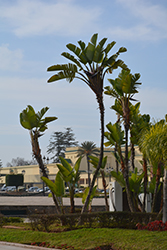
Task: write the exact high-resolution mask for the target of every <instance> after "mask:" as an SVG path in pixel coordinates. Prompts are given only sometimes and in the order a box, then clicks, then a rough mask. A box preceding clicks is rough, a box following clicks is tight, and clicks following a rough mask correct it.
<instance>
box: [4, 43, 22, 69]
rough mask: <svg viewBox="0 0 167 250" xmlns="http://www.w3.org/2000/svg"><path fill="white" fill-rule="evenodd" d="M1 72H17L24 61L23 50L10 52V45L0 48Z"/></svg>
mask: <svg viewBox="0 0 167 250" xmlns="http://www.w3.org/2000/svg"><path fill="white" fill-rule="evenodd" d="M0 59H1V60H0V70H10V71H17V70H19V69H20V67H21V64H22V59H23V53H22V51H21V49H16V50H13V51H12V50H10V49H9V45H8V44H4V45H1V46H0Z"/></svg>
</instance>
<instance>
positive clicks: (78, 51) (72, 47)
mask: <svg viewBox="0 0 167 250" xmlns="http://www.w3.org/2000/svg"><path fill="white" fill-rule="evenodd" d="M66 47H67V48H68V49H69V50H71V51H72V52H73V53H74V54H75V55H76V56H78V57H80V54H81V49H80V48H78V47H77V46H76V45H75V44H72V43H69V44H67V45H66Z"/></svg>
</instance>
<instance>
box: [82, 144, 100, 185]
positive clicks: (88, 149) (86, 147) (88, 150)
mask: <svg viewBox="0 0 167 250" xmlns="http://www.w3.org/2000/svg"><path fill="white" fill-rule="evenodd" d="M99 153H100V151H99V149H97V147H96V144H95V143H94V142H92V141H85V142H83V143H81V146H80V147H79V149H78V151H77V157H80V156H81V157H83V156H86V160H87V169H88V186H89V187H90V182H91V180H90V162H89V160H90V158H89V156H90V155H96V156H98V155H99Z"/></svg>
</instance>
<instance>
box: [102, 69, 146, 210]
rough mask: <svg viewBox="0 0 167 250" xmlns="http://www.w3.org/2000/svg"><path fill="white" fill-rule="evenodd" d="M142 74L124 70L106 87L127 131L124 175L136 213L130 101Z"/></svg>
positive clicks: (132, 206)
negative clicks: (132, 188) (131, 182)
mask: <svg viewBox="0 0 167 250" xmlns="http://www.w3.org/2000/svg"><path fill="white" fill-rule="evenodd" d="M139 78H140V74H134V75H132V74H131V73H130V70H124V69H122V71H121V73H120V74H119V75H118V78H116V79H115V80H113V79H108V80H109V82H110V83H111V87H110V86H107V87H105V89H106V91H105V94H107V95H111V96H112V97H114V98H115V104H114V105H113V106H112V109H114V110H115V111H116V112H117V113H119V114H120V115H121V116H122V119H123V122H124V131H125V159H124V167H123V168H122V170H123V175H124V178H125V183H126V192H127V199H128V204H129V207H130V210H131V211H132V212H134V211H135V208H134V204H133V201H132V197H131V193H130V189H129V166H128V161H129V157H128V133H129V129H130V101H135V100H134V99H133V98H132V97H133V95H134V94H135V93H138V91H137V86H138V85H140V84H141V83H139V82H138V80H139Z"/></svg>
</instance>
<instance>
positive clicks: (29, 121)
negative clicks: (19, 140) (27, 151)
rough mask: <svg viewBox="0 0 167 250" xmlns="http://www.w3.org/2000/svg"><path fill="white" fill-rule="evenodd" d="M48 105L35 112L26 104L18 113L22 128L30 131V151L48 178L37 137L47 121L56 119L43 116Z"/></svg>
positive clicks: (58, 209) (57, 207) (56, 203)
mask: <svg viewBox="0 0 167 250" xmlns="http://www.w3.org/2000/svg"><path fill="white" fill-rule="evenodd" d="M48 109H49V108H48V107H45V108H42V109H41V110H40V111H38V112H37V113H35V111H34V109H33V107H32V106H30V105H28V106H27V108H26V109H24V110H23V111H22V112H21V113H20V124H21V125H22V126H23V128H25V129H28V130H29V131H30V138H31V145H32V152H33V155H34V157H35V159H36V160H37V162H38V164H39V168H40V170H41V172H42V174H43V176H44V177H46V178H48V175H47V172H46V166H45V165H44V163H43V160H42V156H41V149H40V146H39V141H38V138H39V137H41V136H42V135H43V134H42V133H43V132H44V131H45V130H46V129H47V128H48V127H47V123H49V122H52V121H54V120H56V119H57V117H55V116H54V117H45V118H43V116H44V115H45V113H46V112H47V111H48ZM52 197H53V200H54V203H55V206H56V209H57V212H58V213H60V208H59V205H58V202H57V199H56V197H55V195H54V193H52Z"/></svg>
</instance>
